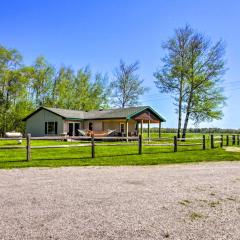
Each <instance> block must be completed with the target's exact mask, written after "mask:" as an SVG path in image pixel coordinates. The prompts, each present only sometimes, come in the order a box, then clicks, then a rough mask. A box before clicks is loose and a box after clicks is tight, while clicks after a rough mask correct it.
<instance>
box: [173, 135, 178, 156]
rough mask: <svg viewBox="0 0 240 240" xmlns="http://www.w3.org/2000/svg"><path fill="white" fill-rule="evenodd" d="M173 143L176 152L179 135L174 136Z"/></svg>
mask: <svg viewBox="0 0 240 240" xmlns="http://www.w3.org/2000/svg"><path fill="white" fill-rule="evenodd" d="M173 144H174V152H177V136H174V139H173Z"/></svg>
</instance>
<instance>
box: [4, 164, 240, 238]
mask: <svg viewBox="0 0 240 240" xmlns="http://www.w3.org/2000/svg"><path fill="white" fill-rule="evenodd" d="M0 239H4V240H8V239H18V240H21V239H24V240H25V239H31V240H33V239H44V240H45V239H70V240H71V239H124V240H125V239H144V240H145V239H179V240H184V239H206V240H210V239H214V240H220V239H238V240H239V239H240V163H238V162H222V163H203V164H188V165H183V164H181V165H170V166H147V167H67V168H54V169H50V168H29V169H14V170H0Z"/></svg>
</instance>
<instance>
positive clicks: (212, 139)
mask: <svg viewBox="0 0 240 240" xmlns="http://www.w3.org/2000/svg"><path fill="white" fill-rule="evenodd" d="M211 148H214V136H213V135H211Z"/></svg>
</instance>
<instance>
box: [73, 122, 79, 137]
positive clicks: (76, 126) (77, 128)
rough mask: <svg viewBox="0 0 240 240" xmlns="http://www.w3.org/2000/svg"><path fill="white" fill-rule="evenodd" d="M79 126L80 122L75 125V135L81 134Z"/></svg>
mask: <svg viewBox="0 0 240 240" xmlns="http://www.w3.org/2000/svg"><path fill="white" fill-rule="evenodd" d="M79 127H80V124H79V123H75V127H74V132H75V136H79V132H78V130H79Z"/></svg>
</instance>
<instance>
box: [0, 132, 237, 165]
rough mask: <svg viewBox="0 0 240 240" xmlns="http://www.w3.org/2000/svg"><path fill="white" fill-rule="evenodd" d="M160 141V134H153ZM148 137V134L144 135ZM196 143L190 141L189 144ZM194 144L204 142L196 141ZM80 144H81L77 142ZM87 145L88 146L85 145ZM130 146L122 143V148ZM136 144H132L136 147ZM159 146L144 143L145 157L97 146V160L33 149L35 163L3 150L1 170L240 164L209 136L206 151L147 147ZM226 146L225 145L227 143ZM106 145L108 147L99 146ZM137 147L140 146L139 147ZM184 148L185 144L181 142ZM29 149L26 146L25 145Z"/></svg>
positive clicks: (84, 151) (79, 152)
mask: <svg viewBox="0 0 240 240" xmlns="http://www.w3.org/2000/svg"><path fill="white" fill-rule="evenodd" d="M151 136H152V137H157V136H158V135H157V134H152V135H151ZM173 136H174V134H162V137H165V138H170V139H168V140H164V141H161V142H160V143H172V142H173ZM144 137H146V134H144ZM187 137H194V138H201V137H202V134H189V135H188V136H187ZM189 142H192V141H186V143H189ZM193 142H200V143H201V139H200V140H194V141H193ZM77 143H78V142H77ZM85 143H86V142H85ZM121 143H122V144H126V142H120V144H121ZM132 143H134V142H130V144H132ZM151 143H159V142H148V141H146V142H144V146H143V154H142V155H138V146H137V145H136V146H131V145H130V146H110V147H109V146H96V158H94V159H92V158H91V149H90V147H71V148H61V149H32V150H31V153H32V160H31V161H30V162H27V161H25V159H26V150H25V149H14V150H5V149H0V168H15V167H59V166H102V165H111V166H119V165H154V164H171V163H188V162H205V161H233V160H240V153H239V152H227V151H225V150H224V149H221V148H220V147H219V144H216V145H215V147H216V148H215V149H210V148H209V136H207V135H206V147H207V149H206V150H205V151H203V150H202V146H201V145H199V146H181V147H180V146H179V147H178V152H177V153H174V152H173V147H172V146H164V147H163V146H161V147H159V146H147V144H151ZM224 143H225V142H224ZM61 144H64V145H66V144H70V145H71V144H76V142H63V141H49V140H41V141H40V140H32V141H31V145H32V146H40V145H42V146H43V145H61ZM99 144H104V143H99ZM136 144H137V143H136ZM179 144H181V142H179ZM7 145H12V146H13V145H18V144H17V141H15V140H8V141H0V146H7ZM22 145H25V142H23V143H22Z"/></svg>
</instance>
